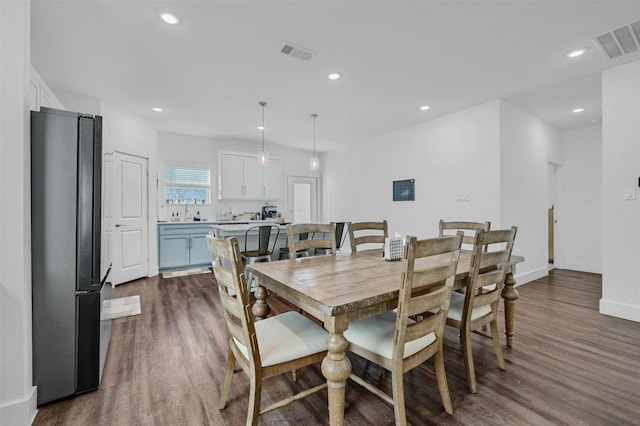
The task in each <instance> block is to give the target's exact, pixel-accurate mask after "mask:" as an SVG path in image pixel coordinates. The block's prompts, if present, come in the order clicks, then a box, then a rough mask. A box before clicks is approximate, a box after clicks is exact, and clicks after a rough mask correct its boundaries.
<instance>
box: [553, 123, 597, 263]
mask: <svg viewBox="0 0 640 426" xmlns="http://www.w3.org/2000/svg"><path fill="white" fill-rule="evenodd" d="M562 144H563V147H564V164H563V165H562V167H561V173H562V188H560V193H561V196H560V199H561V206H560V207H561V212H560V214H561V216H560V217H558V222H559V223H558V225H557V231H556V237H557V238H559V239H561V241H562V243H563V244H562V247H557V252H556V261H555V265H556V266H557V267H558V268H562V269H572V270H575V271H584V272H593V273H598V274H599V273H602V127H601V126H591V127H585V128H582V129H577V130H572V131H567V132H565V133H564V135H563V142H562Z"/></svg>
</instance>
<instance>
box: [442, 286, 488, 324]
mask: <svg viewBox="0 0 640 426" xmlns="http://www.w3.org/2000/svg"><path fill="white" fill-rule="evenodd" d="M463 309H464V294H461V293H457V292H455V291H454V292H453V293H451V304H450V305H449V312H448V313H447V317H448V318H450V319H452V320H456V321H462V310H463ZM489 313H491V306H489V305H483V306H478V307H476V308H474V309H473V312H471V320H472V321H473V320H475V319H477V318H480V317H483V316H485V315H487V314H489Z"/></svg>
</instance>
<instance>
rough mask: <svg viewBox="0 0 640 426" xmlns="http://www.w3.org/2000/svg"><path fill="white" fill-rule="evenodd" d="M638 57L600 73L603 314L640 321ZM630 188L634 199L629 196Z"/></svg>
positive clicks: (601, 306)
mask: <svg viewBox="0 0 640 426" xmlns="http://www.w3.org/2000/svg"><path fill="white" fill-rule="evenodd" d="M638 93H640V61H636V62H632V63H630V64H627V65H622V66H619V67H617V68H613V69H610V70H607V71H605V72H604V73H603V74H602V154H603V155H602V205H603V208H602V236H603V237H602V269H603V278H602V281H603V282H602V299H601V300H600V312H601V313H603V314H607V315H613V316H616V317H620V318H626V319H630V320H633V321H640V278H639V275H638V271H637V262H638V259H640V244H639V242H640V200H639V199H638V195H639V194H638V192H639V191H638V189H637V188H638V176H640V167H639V161H638V160H639V159H640V119H638V117H639V116H638V112H639V111H640V96H638ZM627 190H632V191H633V192H634V193H635V196H636V199H635V200H629V201H627V200H625V191H627Z"/></svg>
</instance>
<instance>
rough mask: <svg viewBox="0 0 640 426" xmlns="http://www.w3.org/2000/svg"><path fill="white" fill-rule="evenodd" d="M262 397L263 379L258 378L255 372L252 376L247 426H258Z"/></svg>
mask: <svg viewBox="0 0 640 426" xmlns="http://www.w3.org/2000/svg"><path fill="white" fill-rule="evenodd" d="M261 395H262V378H260V377H257V376H256V374H255V371H254V372H252V374H251V385H250V386H249V407H248V411H247V426H249V425H251V426H256V425H257V424H258V416H259V415H260V398H261Z"/></svg>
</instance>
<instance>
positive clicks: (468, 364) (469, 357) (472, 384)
mask: <svg viewBox="0 0 640 426" xmlns="http://www.w3.org/2000/svg"><path fill="white" fill-rule="evenodd" d="M460 337H461V339H462V356H463V358H464V368H465V370H466V372H467V386H469V392H471V393H478V385H477V383H476V370H475V368H474V366H473V352H472V351H471V330H466V329H465V330H461V333H460Z"/></svg>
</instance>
